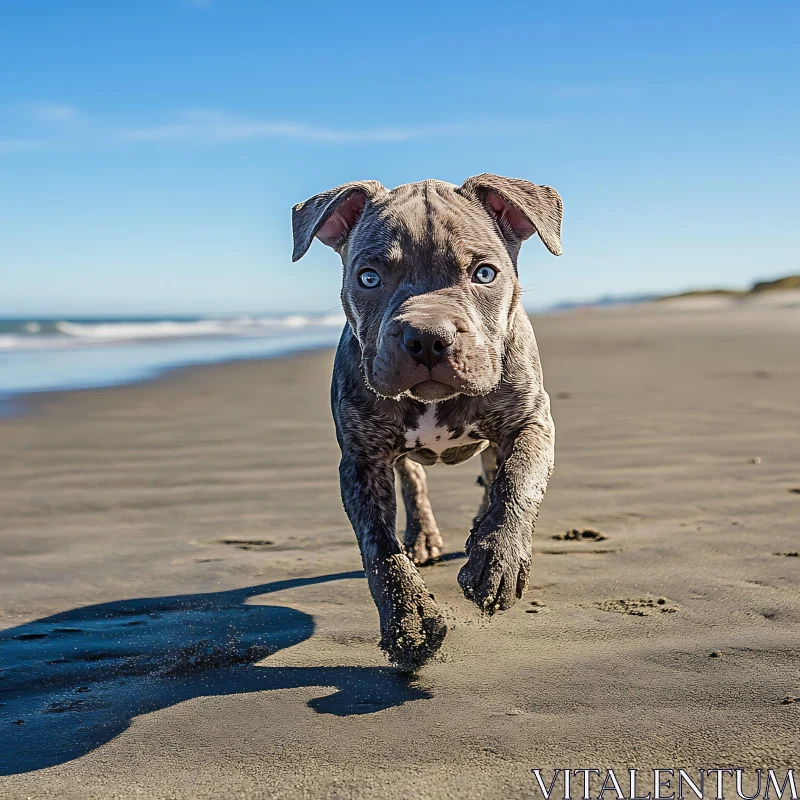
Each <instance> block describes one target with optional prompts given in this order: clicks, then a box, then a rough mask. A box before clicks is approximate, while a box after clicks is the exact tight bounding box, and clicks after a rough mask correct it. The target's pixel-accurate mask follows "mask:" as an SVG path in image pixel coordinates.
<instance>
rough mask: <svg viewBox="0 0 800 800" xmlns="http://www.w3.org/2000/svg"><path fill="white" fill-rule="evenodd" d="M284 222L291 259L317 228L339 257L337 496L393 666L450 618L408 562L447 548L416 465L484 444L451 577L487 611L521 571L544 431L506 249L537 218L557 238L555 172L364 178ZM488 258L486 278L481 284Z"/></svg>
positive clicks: (415, 658)
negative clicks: (530, 176)
mask: <svg viewBox="0 0 800 800" xmlns="http://www.w3.org/2000/svg"><path fill="white" fill-rule="evenodd" d="M292 222H293V231H294V244H295V249H294V255H293V260H297V259H298V258H300V257H301V256H302V255H303V254H304V253H305V252H306V250H307V249H308V247H309V246H310V244H311V242H312V240H313V238H314V237H315V236H316V237H317V238H319V239H320V240H321V241H323V242H324V243H326V244H328V245H329V246H331V247H333V248H334V249H335V250H337V252H338V253H339V254H340V256H341V259H342V264H343V267H344V273H343V286H342V303H343V306H344V309H345V314H346V316H347V324H346V326H345V329H344V331H343V333H342V336H341V340H340V342H339V347H338V350H337V353H336V359H335V364H334V373H333V384H332V389H331V400H332V407H333V415H334V420H335V424H336V434H337V439H338V441H339V446H340V448H341V452H342V458H341V462H340V468H339V471H340V480H341V489H342V499H343V502H344V507H345V510H346V512H347V514H348V516H349V518H350V521H351V523H352V525H353V529H354V531H355V533H356V537H357V539H358V543H359V546H360V549H361V555H362V559H363V563H364V569H365V571H366V575H367V578H368V582H369V587H370V591H371V593H372V597H373V599H374V601H375V604H376V606H377V608H378V613H379V616H380V623H381V634H382V635H381V647H382V648H383V649H384V650H385V651H386V652H387V654H388V655H389V658H390V660H391V661H392V662H393V663H395V664H396V665H397V666H398V667H400V668H401V669H405V670H411V669H415V668H417V667H419V666H421V665H422V664H424V663H425V661H427V660H428V659H430V658H431V656H433V655H434V654H435V653H436V651H437V650H438V649H439V647H440V646H441V644H442V641H443V639H444V637H445V634H446V631H447V628H446V626H445V623H444V620H443V618H442V615H441V612H440V611H439V609H438V607H437V605H436V603H435V601H434V598H433V596H432V595H431V594H430V593H429V592H428V590H427V589H426V587H425V584H424V583H423V581H422V578H421V576H420V574H419V572H418V570H417V568H416V566H415V564H416V565H420V564H424V563H426V562H428V561H430V560H433V559H435V558H436V557H437V556H438V555H440V553H441V549H442V546H443V543H442V538H441V535H440V533H439V530H438V527H437V525H436V521H435V519H434V517H433V512H432V510H431V506H430V502H429V500H428V493H427V484H426V479H425V470H424V468H423V467H422V465H423V464H424V465H428V464H432V463H436V462H442V463H459V462H461V461H464V460H466V459H467V458H470V457H472V456H473V455H476V454H477V453H479V452H480V455H481V460H482V467H483V475H482V484H483V486H484V489H485V496H484V499H483V502H482V504H481V508H480V510H479V512H478V515H477V516H476V518H475V520H474V525H473V528H472V531H471V533H470V535H469V538H468V539H467V543H466V550H467V554H468V560H467V562H466V564H465V565H464V566H463V567H462V569H461V571H460V572H459V576H458V581H459V584H460V585H461V588H462V590H463V591H464V594H465V595H466V596H467V597H468V598H470V599H472V600H474V601H475V602H476V603H477V604H478V606H479V607H480V608H481V609H483V610H484V611H486V612H488V613H490V614H491V613H493V612H495V611H499V610H504V609H507V608H509V607H511V606H512V605H513V604H514V602H515V601H516V600H517V598H519V597H521V596H522V592H523V590H524V589H525V586H526V584H527V581H528V574H529V570H530V561H531V546H532V536H533V530H534V526H535V523H536V518H537V515H538V510H539V506H540V504H541V502H542V499H543V497H544V493H545V489H546V487H547V482H548V479H549V477H550V474H551V472H552V470H553V463H554V460H553V459H554V456H553V449H554V437H555V429H554V426H553V421H552V418H551V416H550V401H549V398H548V396H547V393H546V392H545V390H544V386H543V381H542V369H541V364H540V361H539V354H538V350H537V346H536V340H535V338H534V334H533V329H532V327H531V323H530V320H529V318H528V316H527V314H525V312H524V311H523V309H522V307H521V305H520V294H521V290H520V286H519V281H518V278H517V268H516V264H517V256H518V253H519V248H520V245H521V243H522V241H523V240H524V239H526V238H528V237H529V236H532V235H533V234H534V233H538V235H539V236H540V238H541V239H542V241H543V242H544V243H545V245H546V246H547V248H548V249H549V250H550V251H551V252H552V253H553V254H555V255H559V254H560V252H561V243H560V231H561V199H560V197H559V196H558V194H557V193H556V192H555V191H554V190H553V189H550V188H549V187H546V186H536V185H534V184H532V183H528V182H527V181H522V180H516V179H512V178H502V177H499V176H496V175H480V176H477V177H475V178H470V179H469V180H467V181H466V182H465V183H464V184H463V185H462V186H460V187H456V186H454V185H452V184H448V183H444V182H441V181H432V180H428V181H423V182H421V183H415V184H407V185H404V186H400V187H397V188H396V189H393V190H391V191H389V190H387V189H385V188H384V187H383V186H381V185H380V184H379V183H377V182H376V181H360V182H355V183H349V184H345V185H344V186H340V187H337V188H335V189H332V190H330V191H328V192H324V193H322V194H320V195H316V196H315V197H312V198H311V199H310V200H308V201H307V202H305V203H301V204H299V205H297V206H295V208H294V210H293V215H292ZM486 264H489V265H491V266H492V267H493V268H494V269H495V270H496V271H497V275H496V277H495V279H494V280H493V281H492V282H490V283H488V284H480V283H476V282H475V279H474V275H475V272H476V270H477V269H478V268H479V267H480V266H481V265H486ZM365 269H369V270H375V271H376V272H377V273H378V274H379V276H380V281H381V283H380V285H379V286H377V287H374V288H366V287H365V286H363V285H362V284H361V282H360V281H359V275H360V273H362V272H363V270H365ZM409 331H410V332H411V333H409ZM414 336H417V337H418V338H419V339H420V340H421V341H423V340H424V341H425V342H427V341H429V340H430V341H432V342H433V344H432V345H426V347H428V350H426V351H425V352H426V353H432V352H434V351H435V352H436V353H437V356H436V357H435V358H434V357H433V356H430V355H425V357H424V359H422V360H421V358H420V357H419V356H418V355H417V356H415V355H413V352H412V349H411V345H413V346H414V347H417V348H419V347H421V345H418V344H417V341H416V340H413V337H414ZM409 337H412V338H411V339H409ZM425 337H427V338H425ZM407 339H408V340H409V341H407ZM409 342H410V344H409ZM431 347H432V348H434V350H431V349H430V348H431ZM423 439H424V441H423ZM450 443H452V444H450ZM395 473H396V474H397V476H398V478H399V481H400V486H401V490H402V496H403V501H404V504H405V507H406V512H407V528H406V534H405V540H404V546H401V545H400V543H399V542H398V540H397V536H396V531H395V526H396V517H397V508H396V496H395Z"/></svg>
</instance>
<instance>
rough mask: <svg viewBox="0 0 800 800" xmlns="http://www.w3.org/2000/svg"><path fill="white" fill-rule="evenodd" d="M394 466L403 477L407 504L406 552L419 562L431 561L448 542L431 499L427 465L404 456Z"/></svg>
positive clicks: (401, 484) (405, 502) (402, 487)
mask: <svg viewBox="0 0 800 800" xmlns="http://www.w3.org/2000/svg"><path fill="white" fill-rule="evenodd" d="M394 469H395V472H396V473H397V476H398V478H400V490H401V492H402V495H403V504H404V505H405V507H406V533H405V537H404V538H403V544H404V546H405V550H406V553H407V554H408V556H409V557H410V558H411V560H412V561H413V562H414V563H415V564H417V565H422V564H428V563H430V562H431V561H435V560H436V559H437V558H438V557H439V556H440V555H441V554H442V548H443V547H444V542H443V541H442V535H441V534H440V533H439V527H438V526H437V524H436V520H435V519H434V518H433V510H432V509H431V503H430V500H429V499H428V481H427V479H426V477H425V468H424V467H423V466H422V465H421V464H417V462H416V461H412V460H411V459H410V458H406V456H402V457H401V458H398V459H397V461H395V464H394Z"/></svg>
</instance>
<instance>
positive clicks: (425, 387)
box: [408, 380, 458, 403]
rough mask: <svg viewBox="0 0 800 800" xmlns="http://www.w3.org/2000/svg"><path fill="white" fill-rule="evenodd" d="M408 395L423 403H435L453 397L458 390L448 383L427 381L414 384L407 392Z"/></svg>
mask: <svg viewBox="0 0 800 800" xmlns="http://www.w3.org/2000/svg"><path fill="white" fill-rule="evenodd" d="M408 391H409V394H410V395H411V396H412V397H414V398H415V399H417V400H422V402H423V403H437V402H439V401H440V400H447V399H449V398H451V397H455V396H456V395H457V394H458V390H457V389H456V388H455V387H453V386H450V384H448V383H440V382H439V381H434V380H427V381H420V382H419V383H416V384H414V385H413V386H412V387H411V388H410V389H409V390H408Z"/></svg>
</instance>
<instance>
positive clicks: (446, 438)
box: [405, 403, 489, 454]
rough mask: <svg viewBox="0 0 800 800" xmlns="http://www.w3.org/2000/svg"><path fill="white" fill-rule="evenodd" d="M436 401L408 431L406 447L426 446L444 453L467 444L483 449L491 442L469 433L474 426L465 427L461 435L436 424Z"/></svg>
mask: <svg viewBox="0 0 800 800" xmlns="http://www.w3.org/2000/svg"><path fill="white" fill-rule="evenodd" d="M436 409H437V405H436V404H435V403H431V404H429V405H428V406H427V407H426V408H425V413H424V414H423V415H422V416H421V417H420V418H419V420H418V421H417V427H416V428H412V429H409V430H407V431H406V433H405V436H406V447H408V448H410V449H412V450H418V449H421V448H425V449H426V450H433V452H434V453H439V454H441V453H443V452H444V451H445V450H449V449H450V448H451V447H462V446H463V445H466V444H475V445H481V448H480V449H481V450H482V449H483V448H484V447H486V445H487V444H489V443H488V442H487V441H485V440H481V439H475V438H474V437H471V436H470V435H469V434H470V433H471V432H472V428H469V427H467V428H465V429H464V432H463V433H462V434H461V435H460V436H455V437H454V434H453V431H451V430H449V429H448V428H444V427H440V426H439V425H437V424H436Z"/></svg>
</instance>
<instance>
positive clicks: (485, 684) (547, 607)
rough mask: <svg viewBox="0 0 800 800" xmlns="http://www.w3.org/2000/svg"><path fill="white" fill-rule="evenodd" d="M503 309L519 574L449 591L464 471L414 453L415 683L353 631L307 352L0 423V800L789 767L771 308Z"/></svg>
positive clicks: (505, 788)
mask: <svg viewBox="0 0 800 800" xmlns="http://www.w3.org/2000/svg"><path fill="white" fill-rule="evenodd" d="M535 328H536V331H537V335H538V338H539V344H540V348H541V351H542V356H543V360H544V366H545V378H546V385H547V388H548V390H549V392H550V394H551V396H552V398H553V414H554V418H555V420H556V427H557V444H556V454H557V455H556V473H555V476H554V478H553V481H552V483H551V486H550V489H549V491H548V495H547V497H546V499H545V503H544V506H543V513H542V516H541V519H540V523H539V527H538V530H537V534H536V537H535V544H534V549H535V558H534V568H533V574H532V578H531V584H532V586H531V588H530V589H529V591H528V593H527V595H526V597H525V598H524V600H522V601H521V602H519V603H518V604H517V605H516V606H515V607H514V608H513V609H511V610H510V611H508V612H506V613H505V614H503V615H501V616H498V617H495V618H493V619H491V620H488V619H484V618H482V617H481V616H480V614H479V613H478V611H477V609H476V608H474V607H473V606H471V605H470V604H469V603H468V602H467V601H466V600H465V599H464V598H463V597H462V596H461V594H460V591H459V590H458V586H457V583H456V574H457V571H458V569H459V566H460V564H461V563H462V554H461V548H462V547H463V542H464V539H465V537H466V534H467V528H468V525H469V521H470V519H471V517H472V515H473V513H474V511H475V509H476V507H477V504H478V501H479V495H480V491H481V490H480V489H479V487H477V486H476V485H475V476H476V475H477V472H478V467H477V464H474V463H471V462H470V463H467V464H465V465H461V466H459V467H452V468H447V467H439V468H434V469H433V470H431V471H430V482H431V486H432V502H433V506H434V510H435V511H436V513H437V517H438V520H439V523H440V526H441V528H442V530H443V532H444V535H445V537H446V543H447V547H448V551H449V553H450V555H449V556H448V558H446V559H445V560H443V561H442V562H441V563H440V564H438V565H436V566H433V567H429V568H426V569H425V570H424V577H425V580H426V581H427V583H428V585H429V586H430V588H431V590H432V591H433V592H434V593H435V595H436V598H437V600H438V601H439V602H440V603H441V605H442V607H443V609H444V611H445V614H446V617H447V621H448V624H449V626H450V631H449V634H448V638H447V640H446V642H445V646H444V648H443V652H442V656H441V658H440V659H439V660H438V661H436V662H435V663H433V664H431V665H430V666H428V667H427V668H426V669H425V670H424V671H423V672H422V673H421V674H420V675H419V676H418V677H417V678H416V679H415V680H407V679H405V678H403V677H401V676H398V675H396V674H395V673H394V672H393V671H392V670H391V669H389V668H388V667H387V665H386V663H385V661H384V660H383V658H382V656H381V654H380V652H379V650H378V647H377V642H378V628H377V613H376V611H375V609H374V607H373V605H372V602H371V600H370V598H369V594H368V591H367V588H366V585H365V581H364V579H363V576H362V573H361V571H360V559H359V555H358V550H357V547H356V544H355V540H354V537H353V535H352V532H351V530H350V528H349V525H348V523H347V520H346V518H345V516H344V514H343V512H342V510H341V503H340V500H339V491H338V486H337V471H336V464H337V458H338V451H337V447H336V442H335V439H334V436H333V430H332V425H331V421H330V415H329V411H328V400H327V391H328V381H329V372H330V367H331V353H330V352H328V351H322V352H314V353H308V354H303V355H299V356H297V357H294V358H289V359H281V360H275V361H260V362H259V361H255V362H240V363H231V364H223V365H216V366H209V367H198V368H192V369H187V370H182V371H178V372H174V373H171V374H169V375H168V376H166V377H165V378H163V379H160V380H158V381H155V382H151V383H144V384H139V385H135V386H127V387H119V388H111V389H98V390H89V391H84V392H76V393H71V394H70V393H66V394H52V395H42V396H39V397H36V398H32V399H31V400H30V402H29V404H28V413H27V414H26V415H25V416H21V417H15V418H10V419H3V420H0V452H2V467H0V469H1V470H2V472H0V476H1V480H0V556H2V559H0V628H1V629H2V630H0V659H1V660H2V663H1V664H0V669H1V670H2V671H1V672H0V797H3V798H20V797H32V798H45V797H53V798H56V797H57V798H95V797H96V798H111V797H126V798H127V797H133V796H142V797H148V798H149V797H157V798H187V800H188V799H189V798H192V799H194V798H228V797H230V798H234V797H237V798H238V797H389V798H394V797H397V798H400V797H412V796H416V797H448V796H456V797H459V798H473V797H474V798H477V797H493V798H494V797H504V798H517V797H519V798H522V797H525V798H529V797H534V796H539V794H538V792H537V790H536V783H535V780H534V777H533V775H532V774H531V769H532V768H543V769H546V770H548V771H549V770H550V769H552V768H554V767H572V768H581V767H601V768H607V767H620V768H626V767H628V766H636V767H639V768H641V769H643V770H647V769H648V768H653V767H676V768H677V767H684V768H687V769H689V768H700V767H706V768H712V767H717V766H731V765H733V766H737V767H742V768H753V767H758V766H767V767H774V768H779V767H783V768H785V767H788V766H794V767H798V766H799V764H798V762H799V761H800V757H799V755H800V752H799V751H800V745H799V744H798V735H797V731H798V729H800V591H799V590H800V558H798V557H797V556H796V553H797V550H798V546H799V545H800V528H798V523H799V521H800V493H797V492H796V491H795V490H797V489H800V359H798V356H797V354H798V352H800V324H799V321H798V317H797V311H796V309H792V308H778V309H775V308H759V307H755V306H748V307H747V308H744V307H741V308H737V309H733V310H732V309H729V308H726V309H722V310H719V311H707V312H704V313H688V312H685V311H681V312H678V311H670V310H669V309H665V308H662V309H660V310H659V311H658V312H657V313H654V312H653V311H652V310H642V309H628V310H616V311H614V312H613V313H594V314H580V313H573V314H562V315H554V316H545V317H541V318H539V319H537V320H536V321H535ZM573 529H574V530H577V531H579V532H580V531H583V530H585V529H594V530H597V531H599V532H600V537H605V538H604V539H603V538H600V537H598V536H590V535H587V536H585V537H584V536H581V535H579V534H578V535H572V536H566V537H565V536H564V534H565V532H566V531H571V530H573ZM792 554H794V555H792ZM795 698H798V701H797V702H795V701H794V700H795ZM609 796H610V795H609ZM731 796H733V795H731Z"/></svg>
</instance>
